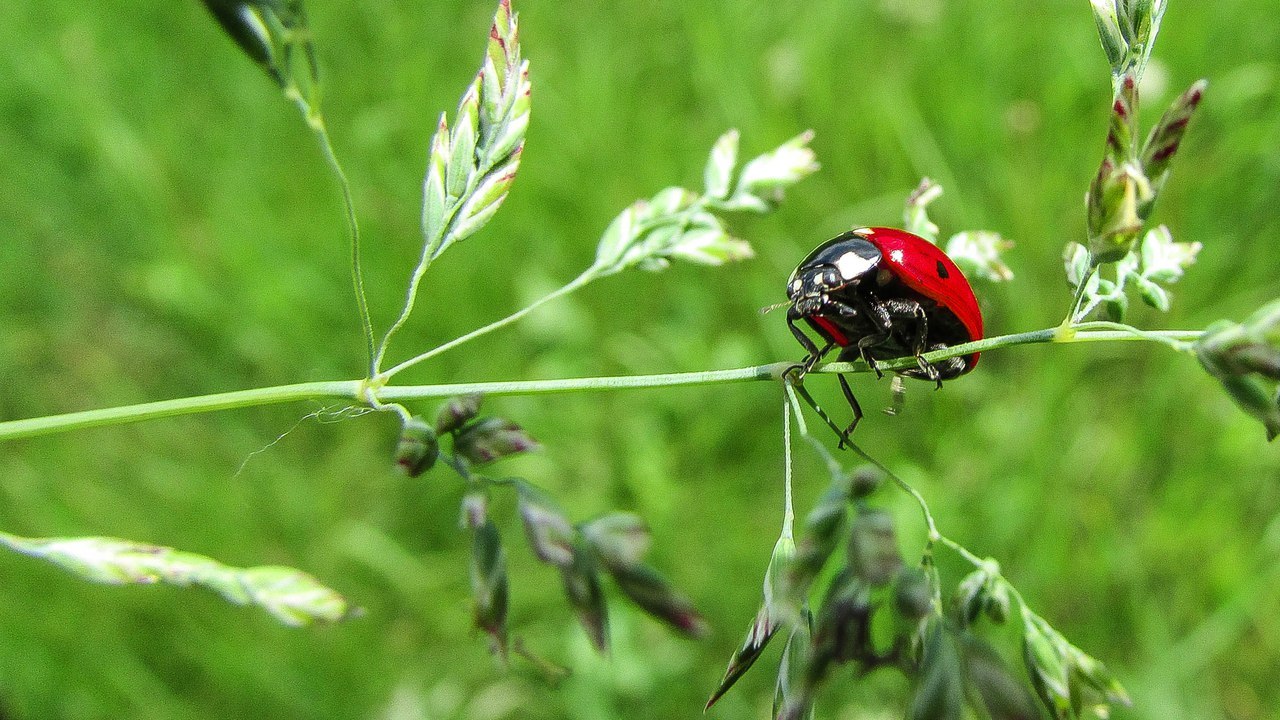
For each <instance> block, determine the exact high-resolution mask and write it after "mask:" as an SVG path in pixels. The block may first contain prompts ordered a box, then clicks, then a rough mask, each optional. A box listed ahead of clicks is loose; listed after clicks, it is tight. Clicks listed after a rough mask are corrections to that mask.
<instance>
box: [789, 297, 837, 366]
mask: <svg viewBox="0 0 1280 720" xmlns="http://www.w3.org/2000/svg"><path fill="white" fill-rule="evenodd" d="M798 319H800V316H799V315H798V314H797V313H796V312H795V310H794V308H793V309H792V310H790V311H788V312H787V327H788V328H790V329H791V334H792V335H794V336H795V338H796V341H797V342H799V343H800V346H801V347H803V348H804V349H805V352H807V353H808V355H806V356H805V358H804V360H802V361H801V362H800V365H799V368H800V377H804V376H805V375H806V374H808V372H809V371H810V370H812V369H813V368H814V366H816V365H817V364H818V362H819V361H821V360H822V358H823V356H825V355H826V354H827V353H829V352H831V348H832V347H834V346H835V343H833V342H830V341H828V342H827V344H826V345H824V346H823V347H821V348H819V347H818V346H817V344H815V343H814V342H813V340H811V339H809V336H808V335H806V334H805V332H804V331H803V330H801V329H800V328H799V326H797V325H796V320H798Z"/></svg>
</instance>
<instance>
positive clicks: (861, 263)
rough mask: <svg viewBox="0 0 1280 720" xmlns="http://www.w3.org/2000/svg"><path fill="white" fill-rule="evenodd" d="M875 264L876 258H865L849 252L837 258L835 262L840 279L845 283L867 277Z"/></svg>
mask: <svg viewBox="0 0 1280 720" xmlns="http://www.w3.org/2000/svg"><path fill="white" fill-rule="evenodd" d="M875 264H876V261H875V258H865V257H862V256H861V255H859V254H858V253H855V252H847V253H845V254H843V255H841V256H840V257H838V258H836V262H835V265H836V270H839V271H840V278H841V279H842V280H845V281H849V280H852V279H854V278H856V277H859V276H862V275H865V274H866V273H867V271H868V270H870V269H871V268H873V267H875Z"/></svg>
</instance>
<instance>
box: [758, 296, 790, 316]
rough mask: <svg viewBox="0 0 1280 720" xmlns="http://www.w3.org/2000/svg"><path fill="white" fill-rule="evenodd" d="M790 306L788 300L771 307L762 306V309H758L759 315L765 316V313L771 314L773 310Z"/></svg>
mask: <svg viewBox="0 0 1280 720" xmlns="http://www.w3.org/2000/svg"><path fill="white" fill-rule="evenodd" d="M791 304H792V302H791V301H790V300H788V301H786V302H780V303H774V304H772V305H766V306H764V307H762V308H760V314H761V315H765V314H767V313H771V312H773V311H774V310H779V309H781V308H784V307H789V306H790V305H791Z"/></svg>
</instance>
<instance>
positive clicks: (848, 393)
mask: <svg viewBox="0 0 1280 720" xmlns="http://www.w3.org/2000/svg"><path fill="white" fill-rule="evenodd" d="M836 379H838V380H839V381H840V391H841V392H843V393H844V399H845V400H847V401H848V403H849V408H850V409H851V410H853V422H851V423H849V426H848V427H846V428H845V429H844V432H842V433H840V448H841V449H843V448H844V446H845V445H846V444H847V443H848V442H849V436H850V435H852V434H853V429H854V428H856V427H858V421H860V420H862V406H861V405H859V404H858V398H856V397H854V396H853V388H850V387H849V381H848V380H846V379H845V378H844V373H837V374H836Z"/></svg>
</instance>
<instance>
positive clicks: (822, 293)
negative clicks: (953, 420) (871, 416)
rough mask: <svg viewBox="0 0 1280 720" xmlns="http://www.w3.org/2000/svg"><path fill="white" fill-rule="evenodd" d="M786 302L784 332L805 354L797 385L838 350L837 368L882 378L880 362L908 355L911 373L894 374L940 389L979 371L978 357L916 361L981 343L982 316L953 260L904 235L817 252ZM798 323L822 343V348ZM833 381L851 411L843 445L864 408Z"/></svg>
mask: <svg viewBox="0 0 1280 720" xmlns="http://www.w3.org/2000/svg"><path fill="white" fill-rule="evenodd" d="M787 298H788V300H789V301H790V302H789V308H788V310H787V326H788V327H789V328H791V333H792V334H793V335H795V336H796V340H798V341H800V344H801V345H802V346H804V349H805V350H806V351H808V353H809V354H808V356H807V357H805V359H804V360H803V361H802V363H801V365H800V367H799V372H800V375H801V376H802V377H803V375H804V373H806V372H808V371H810V370H812V369H813V367H814V366H815V365H817V364H818V362H819V361H820V360H822V358H823V357H825V356H826V355H827V354H828V353H829V352H831V351H832V350H833V349H835V348H837V347H838V348H840V354H839V355H838V359H839V360H858V359H861V360H863V361H865V362H866V363H867V365H868V366H870V367H871V369H872V370H874V371H875V372H876V375H877V376H881V377H883V375H884V373H882V372H881V371H880V369H879V368H878V367H877V366H876V361H877V360H887V359H890V358H896V357H903V356H906V355H913V356H915V359H916V367H914V368H910V369H906V370H898V371H897V373H898V374H899V375H903V376H906V377H910V378H917V379H920V380H928V381H932V382H934V383H937V386H938V387H942V381H943V380H950V379H952V378H956V377H959V376H960V375H963V374H965V373H967V372H969V371H970V370H972V369H973V368H974V366H975V365H977V364H978V353H973V354H972V355H965V356H961V357H953V358H948V359H946V360H943V361H941V362H937V363H932V362H929V361H928V360H925V359H924V358H923V357H922V356H921V355H922V354H923V353H925V352H929V351H931V350H941V349H943V348H946V347H950V346H952V345H959V344H962V343H967V342H971V341H974V340H981V339H982V311H981V310H979V309H978V301H977V299H976V298H975V297H974V296H973V288H971V287H969V281H968V280H966V279H965V277H964V275H963V274H961V272H960V268H958V267H956V264H955V263H954V262H952V261H951V258H949V257H947V255H946V253H944V252H942V250H940V249H938V247H937V246H936V245H934V244H933V243H931V242H929V241H928V240H925V239H924V238H922V237H919V236H918V235H913V234H911V233H909V232H907V231H905V230H897V229H894V228H884V227H870V228H858V229H856V230H851V231H849V232H846V233H844V234H842V235H838V236H836V237H834V238H832V239H830V240H828V241H826V242H825V243H823V244H821V245H819V246H818V248H817V249H816V250H814V251H813V252H811V253H809V256H808V257H806V258H805V259H804V260H803V261H802V262H801V263H800V265H799V266H798V267H797V268H796V269H795V272H793V273H791V278H790V279H789V280H787ZM799 320H803V321H804V322H805V323H806V324H807V325H808V326H809V327H810V328H811V329H812V330H813V331H814V332H815V333H816V334H817V335H818V336H820V337H821V338H822V340H823V343H824V344H823V345H822V346H821V347H819V346H818V344H817V343H815V342H814V341H813V340H812V339H811V338H810V337H809V336H808V335H806V334H805V333H804V331H803V330H801V328H800V327H799V326H798V325H797V321H799ZM837 377H839V379H840V387H841V389H842V390H843V391H844V395H845V399H847V400H848V401H849V406H850V407H851V408H852V409H853V415H854V417H853V422H852V423H850V425H849V427H848V428H846V429H845V431H844V433H843V434H842V438H848V436H849V433H851V432H853V428H854V427H855V426H857V424H858V421H859V420H861V419H862V408H861V407H859V405H858V401H857V399H856V398H854V396H853V391H852V390H850V389H849V383H848V381H846V380H845V378H844V375H838V376H837Z"/></svg>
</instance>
